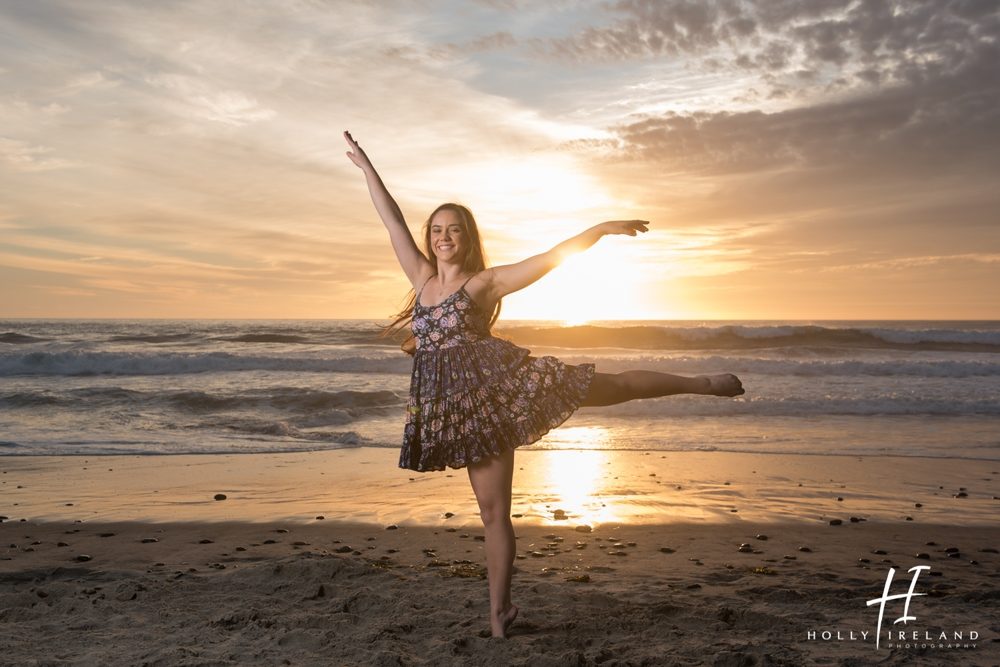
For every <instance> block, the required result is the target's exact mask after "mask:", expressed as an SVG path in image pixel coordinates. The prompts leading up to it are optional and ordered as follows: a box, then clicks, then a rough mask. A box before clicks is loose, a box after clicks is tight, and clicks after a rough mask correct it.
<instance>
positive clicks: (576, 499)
mask: <svg viewBox="0 0 1000 667" xmlns="http://www.w3.org/2000/svg"><path fill="white" fill-rule="evenodd" d="M606 431H607V429H605V428H603V427H599V426H579V427H572V428H564V429H559V435H560V436H562V437H560V440H562V439H563V438H565V439H567V440H570V441H572V442H573V443H574V445H575V446H576V447H578V448H579V449H573V450H549V451H547V452H546V456H545V461H546V467H545V469H544V470H543V471H541V473H542V475H543V477H544V487H545V489H546V490H547V492H548V493H547V495H546V497H545V501H546V502H539V503H537V505H539V506H538V507H537V511H538V513H539V514H540V515H542V517H543V518H544V520H545V523H550V524H553V525H557V524H558V525H566V524H567V522H568V523H571V524H573V525H579V524H591V525H593V524H600V523H607V522H613V521H619V520H620V519H621V517H619V516H618V514H617V513H616V512H615V511H614V508H613V507H609V506H606V505H605V502H604V501H606V500H607V498H606V497H603V496H604V495H605V494H604V492H605V490H606V483H605V479H606V476H605V475H606V473H607V472H608V468H607V466H608V463H609V461H610V456H609V455H611V454H613V452H608V451H607V450H601V449H597V447H599V446H600V445H601V443H602V442H603V441H604V439H605V437H606V435H607V433H606ZM557 509H559V510H563V511H564V512H565V517H566V518H565V519H557V518H555V517H556V514H555V510H557Z"/></svg>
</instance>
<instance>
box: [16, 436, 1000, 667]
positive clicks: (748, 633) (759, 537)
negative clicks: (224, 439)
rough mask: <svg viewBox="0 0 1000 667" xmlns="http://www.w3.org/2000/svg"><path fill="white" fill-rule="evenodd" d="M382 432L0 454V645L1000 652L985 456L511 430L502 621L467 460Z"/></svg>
mask: <svg viewBox="0 0 1000 667" xmlns="http://www.w3.org/2000/svg"><path fill="white" fill-rule="evenodd" d="M396 456H397V453H396V452H393V451H392V450H388V449H382V448H365V447H362V448H354V449H346V450H335V451H321V452H297V453H291V454H252V455H235V454H234V455H189V456H185V455H176V456H134V455H133V456H98V457H82V456H66V457H55V456H53V457H44V456H39V457H17V456H9V457H4V458H3V459H0V470H2V474H0V482H2V485H0V488H2V489H3V494H2V498H3V500H2V503H0V515H3V516H5V519H4V521H3V523H0V534H2V537H3V539H2V540H0V546H2V547H3V552H2V554H0V581H2V582H3V583H2V587H0V621H2V622H3V624H4V628H5V630H4V632H3V639H2V646H3V649H4V650H3V652H2V654H0V664H4V665H7V664H9V665H24V664H37V665H86V664H111V665H117V664H122V665H125V664H128V665H177V664H184V665H196V664H197V665H216V664H219V665H226V664H232V665H276V664H289V665H320V664H323V665H330V664H332V665H438V664H441V665H450V664H454V665H466V664H485V665H569V664H573V665H805V664H838V665H839V664H851V665H865V664H880V665H925V664H926V665H935V664H942V665H952V664H953V665H993V664H997V662H998V661H1000V642H998V641H997V640H998V637H1000V556H998V554H997V549H998V548H1000V524H998V522H997V520H996V516H997V508H998V507H1000V500H998V497H1000V472H998V471H1000V467H998V465H997V463H996V462H990V461H976V460H941V459H927V458H915V457H906V458H901V457H895V458H893V457H846V456H812V455H799V456H791V455H782V456H775V455H763V454H759V455H756V454H742V453H727V452H702V453H699V452H641V451H634V452H629V451H617V452H609V451H585V450H577V451H570V450H534V449H523V450H519V451H518V453H517V455H516V458H515V476H514V489H513V505H512V515H513V517H514V518H513V522H514V527H515V533H516V535H517V555H516V560H515V568H516V569H515V572H514V577H513V584H512V591H513V596H512V599H513V601H514V603H515V604H517V605H519V607H520V609H521V612H520V615H519V617H518V619H517V621H516V622H515V623H514V625H513V626H512V627H511V630H510V633H509V637H508V639H506V640H503V639H496V638H491V637H490V636H489V634H490V633H489V624H488V617H487V611H488V601H487V591H486V580H485V551H484V542H483V529H482V524H481V522H480V521H479V517H478V514H477V511H478V510H477V507H476V504H475V499H474V497H473V495H472V491H471V488H470V487H469V483H468V479H467V474H466V471H465V470H450V469H449V470H447V471H445V472H438V473H428V474H421V473H415V472H413V471H407V470H403V469H399V468H397V467H396ZM220 494H221V495H220ZM217 496H219V497H220V498H221V496H225V498H224V499H218V500H217V499H216V497H217ZM920 565H923V566H927V567H928V568H929V569H926V570H921V571H919V575H918V580H917V582H916V584H915V586H914V592H915V593H917V594H919V595H920V596H919V597H913V598H912V601H911V603H910V606H909V609H908V611H909V614H910V615H911V616H914V617H915V618H914V619H912V620H910V621H909V622H908V623H907V624H906V625H905V626H904V625H903V624H895V625H894V623H893V621H895V620H896V619H897V618H898V617H900V616H902V615H903V601H902V600H899V599H896V600H888V601H887V602H886V604H885V608H884V618H883V620H882V625H881V628H882V632H881V633H878V632H877V627H878V612H877V609H878V605H877V604H876V605H874V606H871V607H870V606H868V605H867V602H868V601H869V600H874V599H877V598H879V597H881V596H883V589H884V587H885V582H886V578H887V575H888V574H889V572H890V569H891V570H892V571H893V575H894V576H893V580H892V582H891V594H893V595H896V594H900V593H905V592H906V590H907V588H908V587H909V585H910V582H911V579H912V577H913V574H912V573H911V572H908V571H909V570H910V568H913V567H915V566H920ZM904 627H905V632H906V635H905V637H904V638H902V639H900V637H899V636H898V632H899V631H900V629H901V628H904ZM889 631H892V632H893V633H895V634H894V635H892V636H891V637H890V635H889V634H887V633H888V632H889ZM914 633H916V634H914ZM876 635H878V638H879V646H878V648H876V646H875V640H876Z"/></svg>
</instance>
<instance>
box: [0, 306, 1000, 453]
mask: <svg viewBox="0 0 1000 667" xmlns="http://www.w3.org/2000/svg"><path fill="white" fill-rule="evenodd" d="M384 323H385V321H384V320H380V321H376V320H218V321H215V320H41V319H14V320H0V456H3V455H8V456H9V455H72V456H99V455H108V454H143V455H147V454H148V455H152V454H160V455H170V454H199V453H204V454H208V453H226V454H237V453H247V454H250V453H257V452H300V451H308V450H327V449H340V448H345V447H387V448H398V447H399V446H400V444H401V441H402V430H403V423H404V420H405V406H406V398H407V392H408V389H409V383H410V371H411V366H412V358H411V357H410V356H408V355H406V354H404V353H403V352H401V351H400V350H399V341H398V340H397V341H390V340H388V339H380V338H377V333H378V327H379V325H381V324H384ZM494 333H495V334H496V335H498V336H502V337H505V338H508V339H510V340H512V341H513V342H514V343H516V344H518V345H521V346H523V347H526V348H528V349H530V350H531V351H532V354H533V355H534V356H541V355H554V356H556V357H558V358H560V359H561V360H562V361H564V362H565V363H568V364H579V363H583V362H594V363H595V364H596V365H597V371H598V372H602V373H615V372H619V371H623V370H630V369H647V370H656V371H662V372H669V373H676V374H680V375H697V374H705V373H722V372H731V373H735V374H737V375H739V377H740V379H741V380H742V381H743V386H744V387H745V388H746V391H747V393H746V395H744V396H741V397H739V398H736V399H728V398H718V397H710V396H692V395H679V396H668V397H662V398H656V399H643V400H637V401H630V402H627V403H622V404H619V405H613V406H607V407H599V408H581V409H580V410H578V411H577V412H576V413H575V414H574V415H573V416H572V417H570V419H569V420H568V421H567V422H566V423H565V424H563V426H561V427H559V428H557V429H555V430H553V431H550V432H549V433H548V434H547V435H546V436H545V437H543V438H542V439H541V440H540V441H538V442H537V443H535V444H533V445H531V447H532V448H535V449H600V450H649V451H664V450H669V451H736V452H758V453H768V454H789V453H790V454H825V455H843V456H864V455H878V456H911V457H912V456H927V457H958V458H972V459H989V460H994V461H995V460H1000V322H996V321H989V322H943V321H888V322H874V321H864V322H849V321H829V322H827V321H815V322H775V321H767V322H752V321H732V322H724V321H701V322H678V321H602V322H596V321H595V322H590V323H588V324H587V325H582V326H572V327H563V326H560V325H559V324H558V323H553V322H532V321H509V322H499V323H497V325H496V326H495V327H494Z"/></svg>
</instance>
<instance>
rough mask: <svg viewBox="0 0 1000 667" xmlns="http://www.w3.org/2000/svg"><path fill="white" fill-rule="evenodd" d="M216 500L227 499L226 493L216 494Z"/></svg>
mask: <svg viewBox="0 0 1000 667" xmlns="http://www.w3.org/2000/svg"><path fill="white" fill-rule="evenodd" d="M215 499H216V500H225V499H226V494H224V493H217V494H215Z"/></svg>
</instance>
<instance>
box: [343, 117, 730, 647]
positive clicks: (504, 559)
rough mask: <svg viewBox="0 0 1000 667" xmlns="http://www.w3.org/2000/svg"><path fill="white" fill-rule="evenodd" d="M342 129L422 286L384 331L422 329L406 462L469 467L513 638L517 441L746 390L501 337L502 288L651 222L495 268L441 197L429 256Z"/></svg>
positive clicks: (464, 219)
mask: <svg viewBox="0 0 1000 667" xmlns="http://www.w3.org/2000/svg"><path fill="white" fill-rule="evenodd" d="M344 138H345V139H346V140H347V143H348V145H349V146H350V148H351V150H350V151H348V152H347V157H348V158H350V160H351V161H352V162H353V163H354V164H355V165H357V166H358V167H359V168H360V169H361V170H362V171H363V172H364V174H365V178H366V179H367V182H368V190H369V192H370V194H371V197H372V202H373V203H374V204H375V209H376V210H377V211H378V214H379V216H380V217H381V218H382V222H383V223H385V226H386V228H387V229H388V230H389V238H390V240H391V241H392V247H393V249H394V250H395V252H396V257H397V258H398V259H399V263H400V265H401V266H402V268H403V271H404V273H406V277H407V278H408V279H409V281H410V284H411V285H413V290H414V296H413V299H412V302H410V303H409V304H408V305H407V307H406V308H404V309H403V311H402V312H401V313H400V314H399V315H398V316H397V317H396V320H395V322H393V323H392V324H391V325H390V326H389V327H387V328H386V333H388V332H389V331H391V330H393V329H394V328H397V326H398V325H400V323H401V322H403V321H405V320H406V319H410V320H411V322H410V324H411V327H410V328H411V330H412V332H413V334H414V337H415V348H416V349H415V350H414V352H413V354H414V361H413V373H412V377H411V383H410V397H409V401H408V405H407V416H406V426H405V428H404V434H403V446H402V450H401V452H400V459H399V467H401V468H406V469H409V470H416V471H418V472H427V471H430V470H444V469H445V467H446V466H447V467H451V468H456V469H457V468H461V467H466V468H467V469H468V473H469V480H470V482H471V483H472V488H473V491H474V493H475V494H476V500H477V502H478V504H479V511H480V516H481V517H482V520H483V526H484V528H485V532H486V565H487V573H488V576H489V589H490V627H491V631H492V634H493V636H494V637H506V636H507V631H508V629H509V628H510V625H511V623H513V621H514V619H515V618H516V617H517V613H518V607H517V606H516V605H514V604H513V603H511V600H510V579H511V571H512V568H513V564H514V544H515V537H514V528H513V525H512V524H511V520H510V503H511V485H512V480H513V472H514V449H515V448H517V447H519V446H521V445H528V444H531V443H532V442H535V441H536V440H538V439H539V438H541V437H542V436H543V435H544V434H545V433H546V432H548V431H549V430H550V429H552V428H555V427H557V426H559V425H560V424H562V423H563V422H564V421H566V419H568V418H569V416H570V415H571V414H573V412H574V411H575V410H576V409H577V408H579V407H585V406H600V405H612V404H615V403H621V402H623V401H630V400H632V399H636V398H652V397H656V396H667V395H670V394H685V393H686V394H712V395H715V396H737V395H739V394H742V393H744V392H743V387H742V385H741V383H740V381H739V379H738V378H737V377H736V376H735V375H730V374H725V375H713V376H699V377H683V376H679V375H670V374H667V373H658V372H654V371H638V370H637V371H625V372H622V373H614V374H609V373H597V372H596V371H595V366H594V364H592V363H585V364H579V365H577V366H571V365H568V364H564V363H562V362H561V361H559V360H558V359H556V358H555V357H551V356H548V357H532V356H530V351H529V350H526V349H524V348H521V347H518V346H516V345H514V344H513V343H511V342H509V341H506V340H503V339H500V338H496V337H494V336H492V335H491V333H490V329H491V327H492V326H493V324H494V322H496V319H497V317H498V316H499V314H500V300H501V299H502V298H503V297H504V296H506V295H507V294H511V293H513V292H516V291H518V290H521V289H524V288H525V287H527V286H528V285H530V284H532V283H533V282H535V281H536V280H538V279H539V278H541V277H542V276H544V275H545V274H546V273H548V272H549V271H551V270H552V269H554V268H555V267H556V266H558V265H559V263H560V262H561V261H562V259H563V258H565V257H566V256H568V255H570V254H572V253H576V252H580V251H582V250H586V249H587V248H589V247H590V246H592V245H593V244H594V243H596V242H597V240H598V239H600V238H601V237H602V236H604V235H606V234H628V235H629V236H635V235H636V234H637V233H638V232H646V231H647V229H646V228H647V225H648V224H649V223H648V222H646V221H645V220H612V221H609V222H602V223H601V224H599V225H596V226H594V227H591V228H590V229H588V230H586V231H585V232H583V233H582V234H579V235H577V236H575V237H573V238H571V239H569V240H567V241H564V242H562V243H560V244H559V245H557V246H555V247H554V248H552V249H551V250H549V251H548V252H545V253H542V254H540V255H535V256H534V257H529V258H528V259H526V260H524V261H522V262H518V263H517V264H510V265H506V266H494V267H489V268H487V267H486V258H485V254H484V252H483V246H482V241H481V239H480V237H479V228H478V226H477V225H476V221H475V219H474V218H473V216H472V213H471V212H470V211H469V210H468V209H467V208H465V207H464V206H460V205H458V204H451V203H449V204H442V205H441V206H439V207H438V208H437V209H436V210H435V211H434V212H433V213H432V214H431V216H430V217H429V218H428V220H427V224H426V225H425V227H424V247H425V250H426V254H424V253H422V252H421V251H420V250H419V249H418V248H417V245H416V243H415V242H414V240H413V237H412V235H411V234H410V231H409V229H408V228H407V226H406V222H405V221H404V219H403V214H402V213H401V212H400V210H399V207H398V206H397V205H396V202H395V201H394V200H393V199H392V197H391V196H390V195H389V192H388V191H387V190H386V188H385V185H383V183H382V180H381V179H380V178H379V176H378V173H376V171H375V169H374V167H372V164H371V161H370V160H369V159H368V156H367V155H366V154H365V152H364V151H363V150H362V149H361V147H360V146H359V145H358V143H357V142H356V141H354V139H353V138H352V137H351V135H350V133H349V132H344ZM404 349H405V346H404Z"/></svg>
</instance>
